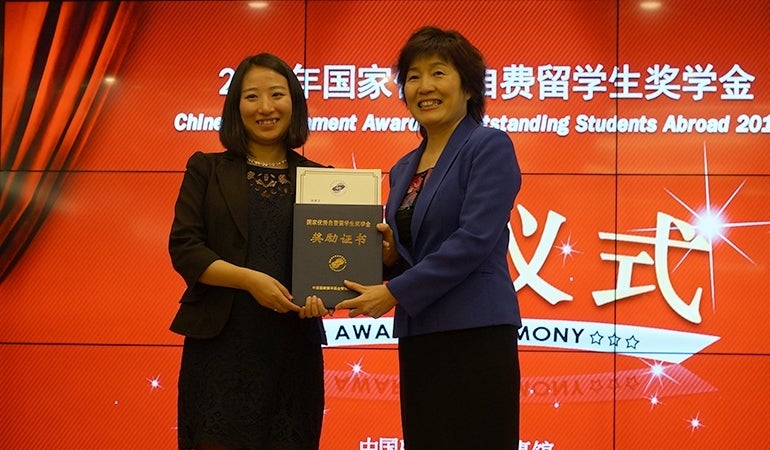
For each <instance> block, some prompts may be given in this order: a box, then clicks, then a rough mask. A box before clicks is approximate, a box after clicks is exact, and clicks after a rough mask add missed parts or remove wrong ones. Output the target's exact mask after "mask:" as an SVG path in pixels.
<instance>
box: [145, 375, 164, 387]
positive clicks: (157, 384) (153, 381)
mask: <svg viewBox="0 0 770 450" xmlns="http://www.w3.org/2000/svg"><path fill="white" fill-rule="evenodd" d="M147 381H149V382H150V391H154V390H155V389H161V388H162V387H163V386H161V385H160V375H158V376H156V377H155V378H148V379H147Z"/></svg>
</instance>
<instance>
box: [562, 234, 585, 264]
mask: <svg viewBox="0 0 770 450" xmlns="http://www.w3.org/2000/svg"><path fill="white" fill-rule="evenodd" d="M571 241H572V235H570V236H568V237H567V242H564V241H562V243H561V244H560V245H557V246H556V248H558V249H559V250H560V251H561V256H562V258H561V266H562V267H564V263H565V262H566V261H567V257H568V256H569V257H570V258H572V255H573V254H574V253H582V252H580V251H578V250H575V244H577V242H571Z"/></svg>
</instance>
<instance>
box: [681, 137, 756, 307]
mask: <svg viewBox="0 0 770 450" xmlns="http://www.w3.org/2000/svg"><path fill="white" fill-rule="evenodd" d="M703 180H704V182H705V193H704V195H705V200H704V203H705V206H704V207H703V208H701V209H700V210H699V211H696V210H695V208H692V207H690V206H689V205H687V204H686V203H685V202H684V201H683V200H681V199H680V198H679V197H677V196H676V195H675V194H674V193H672V192H671V191H669V190H668V189H666V192H668V194H669V195H670V196H671V197H673V198H674V200H676V201H677V203H679V204H680V205H682V207H684V209H686V210H687V211H689V212H690V214H692V215H693V218H694V224H693V225H694V226H695V229H696V230H697V232H698V236H702V237H704V238H706V240H707V241H708V243H709V275H710V287H711V310H712V311H713V310H715V309H716V293H715V286H714V243H715V241H719V240H721V241H722V242H724V243H726V244H727V245H729V246H730V247H732V248H733V250H735V251H736V252H738V254H740V255H741V256H743V257H744V258H745V259H746V260H747V261H749V262H750V263H752V264H755V263H754V261H753V260H752V259H751V258H750V257H749V255H747V254H746V252H744V251H743V250H742V249H741V248H740V247H738V246H737V245H736V244H735V243H733V242H732V241H731V240H730V239H728V238H727V236H726V234H727V229H729V228H738V227H755V226H763V225H770V221H759V222H728V221H727V219H726V218H725V210H726V209H727V207H728V206H729V205H730V203H731V202H732V201H733V199H734V198H735V197H736V196H737V195H738V192H740V190H741V189H743V186H744V185H745V184H746V180H743V182H741V184H740V186H738V187H737V188H735V190H734V191H733V193H732V194H731V195H730V198H728V199H727V201H725V203H724V204H723V205H722V206H721V207H718V206H717V205H714V204H712V203H711V188H710V185H709V170H708V155H707V151H706V144H705V143H704V144H703ZM689 253H690V251H689V250H688V251H687V253H685V254H684V256H682V259H681V260H680V261H679V262H678V263H677V265H676V266H675V267H674V270H676V268H677V267H679V265H680V264H681V263H682V261H684V259H685V258H686V257H687V255H688V254H689Z"/></svg>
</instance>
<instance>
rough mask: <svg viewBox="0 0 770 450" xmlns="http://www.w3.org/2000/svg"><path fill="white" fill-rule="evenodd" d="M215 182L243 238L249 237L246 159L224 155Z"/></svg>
mask: <svg viewBox="0 0 770 450" xmlns="http://www.w3.org/2000/svg"><path fill="white" fill-rule="evenodd" d="M217 183H218V184H219V188H220V189H221V190H222V196H223V197H224V200H225V203H226V204H227V208H228V209H229V210H230V215H231V216H232V217H233V221H234V222H235V224H236V226H237V227H238V231H240V233H241V235H242V236H243V238H244V239H248V237H249V189H248V183H247V181H246V161H245V160H240V159H238V158H230V157H225V158H223V159H222V164H220V165H219V166H218V167H217Z"/></svg>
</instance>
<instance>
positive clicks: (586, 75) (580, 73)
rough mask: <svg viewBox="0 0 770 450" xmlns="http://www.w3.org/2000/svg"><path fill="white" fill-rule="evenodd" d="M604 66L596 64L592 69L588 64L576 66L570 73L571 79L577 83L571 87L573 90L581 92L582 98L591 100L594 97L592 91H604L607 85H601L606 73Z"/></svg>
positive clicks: (605, 78)
mask: <svg viewBox="0 0 770 450" xmlns="http://www.w3.org/2000/svg"><path fill="white" fill-rule="evenodd" d="M603 69H604V66H602V65H601V64H597V66H596V68H595V69H593V68H591V66H590V65H589V64H586V66H585V67H583V66H576V67H575V72H574V73H573V74H572V79H573V80H575V82H576V83H577V84H578V86H575V87H574V88H572V90H573V91H575V92H583V93H584V94H583V100H591V99H593V98H594V92H606V91H607V86H603V85H602V83H603V82H604V81H607V73H606V72H604V70H603Z"/></svg>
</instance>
